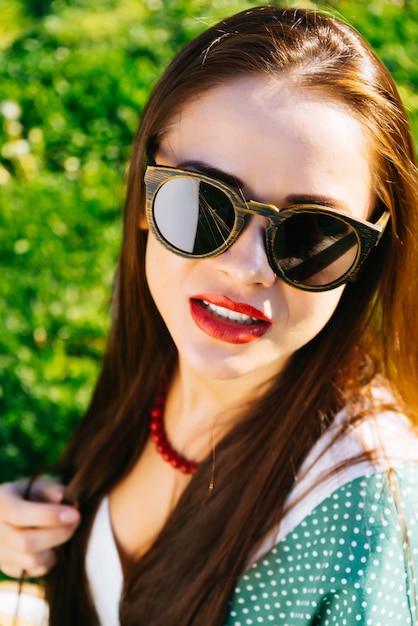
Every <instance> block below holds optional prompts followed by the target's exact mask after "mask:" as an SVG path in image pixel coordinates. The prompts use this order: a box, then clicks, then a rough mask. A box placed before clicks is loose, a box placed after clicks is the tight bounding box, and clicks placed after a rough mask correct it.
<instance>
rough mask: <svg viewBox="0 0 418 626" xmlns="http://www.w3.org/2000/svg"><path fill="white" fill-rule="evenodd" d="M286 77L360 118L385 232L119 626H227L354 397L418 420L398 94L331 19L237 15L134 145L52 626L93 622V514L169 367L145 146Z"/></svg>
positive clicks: (205, 471)
mask: <svg viewBox="0 0 418 626" xmlns="http://www.w3.org/2000/svg"><path fill="white" fill-rule="evenodd" d="M281 72H286V75H287V76H289V77H291V79H292V80H293V81H294V82H295V84H297V85H300V86H301V87H302V88H304V89H317V90H318V89H320V90H322V92H323V93H324V94H326V96H327V97H330V98H333V99H335V100H337V101H339V102H342V103H345V104H346V105H347V107H349V109H350V111H351V112H352V114H354V115H355V116H356V118H357V119H358V120H359V122H360V123H361V125H362V127H363V129H364V131H365V132H366V134H367V137H368V142H369V148H370V154H371V157H370V158H371V162H372V165H373V166H374V185H375V191H376V196H377V199H378V200H377V206H376V213H378V212H379V211H380V210H382V208H383V207H386V208H387V209H389V211H390V213H391V221H390V226H389V228H388V230H387V232H386V233H385V235H384V237H383V239H382V241H381V243H380V245H379V246H378V247H377V248H376V249H375V250H374V251H373V252H372V254H371V255H370V256H369V258H368V260H367V262H366V266H365V267H364V269H363V271H362V272H361V273H360V274H359V275H358V277H357V279H356V281H355V282H353V283H350V284H348V285H347V287H346V289H345V291H344V294H343V296H342V298H341V300H340V303H339V305H338V307H337V309H336V311H335V313H334V315H333V317H332V318H331V320H330V321H329V322H328V324H327V325H326V326H325V328H324V329H323V330H322V331H321V332H320V333H319V335H317V336H316V337H315V338H314V339H313V340H312V341H311V342H310V343H309V344H307V345H305V346H304V347H303V348H301V349H300V350H299V351H297V352H296V353H295V354H294V355H293V357H292V359H291V360H290V362H289V363H288V365H287V367H286V368H285V370H284V371H282V372H281V373H280V375H279V376H277V379H275V380H273V381H271V385H270V386H269V388H268V390H266V392H265V394H264V395H263V397H262V398H260V399H259V400H257V401H256V402H254V403H253V404H252V405H251V406H248V407H247V409H246V410H245V412H243V415H242V419H240V421H239V423H237V425H236V426H234V428H233V430H232V431H231V432H230V433H229V434H228V435H227V436H226V437H225V438H224V439H223V440H222V441H221V442H220V444H219V446H218V448H217V456H216V474H217V482H216V489H215V490H214V492H213V493H212V494H211V496H210V497H208V495H207V494H208V490H207V485H208V480H209V476H210V471H211V459H209V458H208V459H207V460H206V461H204V462H202V463H201V465H200V466H199V469H198V471H197V472H196V474H195V475H194V477H193V479H192V480H191V482H190V484H189V486H188V487H187V489H186V491H185V492H184V493H183V495H182V497H181V499H180V501H179V503H178V505H177V506H176V508H175V510H174V511H173V512H172V514H171V516H170V518H169V520H168V521H167V523H166V525H165V526H164V528H163V529H162V531H161V533H160V535H159V536H158V538H157V540H156V541H155V543H154V545H153V546H152V547H151V548H150V550H149V551H148V552H147V553H146V554H145V555H144V556H143V557H142V558H141V559H140V560H139V561H138V562H137V563H136V564H134V566H133V567H132V573H131V575H130V576H129V579H128V580H126V581H125V587H124V593H123V597H122V602H121V612H120V615H121V623H122V624H123V626H134V625H135V626H138V625H139V624H142V625H146V626H150V625H151V624H152V625H153V626H158V625H161V626H163V625H164V626H179V625H180V624H181V625H182V626H191V625H196V626H197V625H199V626H201V625H202V624H205V625H210V626H217V625H219V626H220V625H222V624H223V623H224V621H225V618H226V615H227V611H228V600H229V597H230V595H231V592H232V590H233V588H234V584H235V583H236V581H237V579H238V578H239V576H240V574H241V573H242V572H243V570H244V568H245V564H246V562H247V560H248V558H249V556H250V555H251V554H252V553H253V552H254V550H255V549H256V548H257V546H258V544H259V543H260V541H261V540H262V539H263V537H265V535H266V533H267V532H268V531H269V529H271V528H272V526H273V525H274V524H275V523H277V522H278V521H279V520H280V518H281V515H282V514H283V507H284V502H285V498H286V496H287V495H288V493H289V491H290V489H291V486H292V484H293V481H294V473H295V472H296V471H297V470H298V468H299V467H300V465H301V462H302V461H303V459H304V458H305V456H306V454H307V453H308V451H309V450H310V448H311V447H312V445H313V443H314V442H315V441H316V440H317V439H318V438H319V436H320V435H321V433H322V432H323V428H324V427H326V426H327V425H329V424H330V422H331V421H332V419H333V417H334V415H335V413H336V411H337V410H338V409H340V408H341V407H342V406H343V404H344V403H345V402H347V398H349V397H350V396H352V395H353V394H356V393H357V392H359V390H360V388H361V387H362V385H364V384H365V383H366V382H368V381H369V380H370V379H371V377H373V376H374V375H375V374H376V373H382V374H383V375H384V376H385V377H386V379H387V380H388V381H389V382H390V384H391V385H392V388H393V390H394V393H395V394H396V396H397V399H398V402H399V404H402V406H403V407H404V410H406V411H409V412H410V414H411V416H413V415H414V414H415V412H416V411H417V409H418V395H417V393H418V392H417V390H418V374H417V364H418V338H417V331H416V327H417V324H416V308H415V305H416V297H417V296H416V294H417V293H418V289H417V287H418V285H417V278H416V274H417V267H418V256H417V254H418V253H417V250H418V246H417V244H416V242H417V234H418V228H417V216H418V209H417V207H418V191H417V171H416V167H415V164H414V159H415V155H414V145H413V140H412V137H411V133H410V129H409V125H408V121H407V118H406V114H405V111H404V108H403V106H402V103H401V101H400V98H399V95H398V93H397V90H396V88H395V86H394V83H393V81H392V79H391V78H390V76H389V73H388V72H387V70H386V69H385V68H384V66H383V64H382V63H381V62H380V61H379V60H378V59H377V57H376V56H375V55H374V53H373V52H372V51H371V50H370V48H369V46H368V45H367V44H366V43H365V42H364V40H363V39H362V38H361V37H360V36H359V35H358V34H357V33H356V32H355V31H354V30H353V29H352V28H351V27H349V26H347V25H346V24H344V23H343V22H342V21H339V20H337V19H335V18H333V17H330V16H327V15H324V14H321V13H319V12H317V11H310V10H298V9H281V8H277V7H268V6H264V7H259V8H254V9H253V10H249V11H245V12H243V13H241V14H238V15H236V16H233V17H231V18H230V19H227V20H225V21H223V22H221V23H220V24H218V25H216V26H214V27H213V28H210V29H209V30H207V31H206V32H204V33H203V34H202V35H200V36H199V37H197V38H196V39H195V40H194V41H192V42H191V43H190V44H189V45H187V46H186V47H185V48H184V49H183V50H182V51H181V52H180V53H179V54H178V55H177V57H176V58H175V59H174V60H173V61H172V63H171V64H170V66H169V67H168V69H167V70H166V72H165V73H164V75H163V76H162V78H161V79H160V81H159V82H158V83H157V85H156V87H155V89H154V91H153V93H152V95H151V97H150V100H149V103H148V105H147V107H146V109H145V111H144V113H143V117H142V122H141V127H140V129H139V131H138V134H137V136H136V139H135V143H134V148H133V156H132V161H131V165H130V173H129V181H128V194H127V202H126V212H125V224H124V241H123V247H122V252H121V256H120V261H119V266H118V271H117V286H116V290H115V294H114V300H113V324H112V329H111V333H110V338H109V344H108V350H107V353H106V355H105V358H104V363H103V368H102V372H101V374H100V378H99V380H98V383H97V386H96V389H95V392H94V396H93V399H92V402H91V405H90V408H89V409H88V411H87V414H86V416H85V417H84V419H83V421H82V423H81V425H80V427H79V428H78V430H77V432H76V434H75V435H74V437H73V438H72V440H71V442H70V443H69V445H68V447H67V449H66V451H65V453H64V455H63V457H62V459H61V461H60V465H59V471H60V473H61V476H62V478H63V480H64V481H65V482H66V483H67V484H68V489H67V495H68V498H69V499H70V500H73V501H77V502H78V503H79V506H80V509H81V511H82V514H83V520H84V523H83V525H82V526H81V528H80V529H79V531H78V532H77V534H76V536H75V537H74V539H73V540H72V541H70V542H69V543H68V544H67V545H66V546H65V547H64V549H63V550H62V551H61V554H60V559H59V563H58V565H57V566H56V568H55V569H54V570H53V571H52V573H51V574H50V575H49V576H48V577H47V580H46V587H47V597H48V600H49V602H50V606H51V617H50V623H51V625H52V626H73V625H74V624H77V626H87V625H89V626H91V625H92V624H97V623H98V621H97V617H96V616H95V611H94V609H93V607H92V603H91V600H90V598H89V593H88V585H87V581H86V578H85V574H84V555H85V549H86V543H87V539H88V533H89V530H90V527H91V523H92V520H93V518H94V513H95V511H96V509H97V506H98V503H99V502H100V500H101V499H102V498H103V496H104V495H105V494H106V493H108V492H109V490H110V489H111V488H112V486H113V485H115V484H116V483H117V482H118V481H119V480H120V479H121V478H122V477H123V476H124V475H126V473H127V472H129V470H130V469H131V468H132V466H133V464H134V463H135V462H136V460H137V459H138V457H139V455H140V454H141V451H142V449H143V446H144V444H145V442H146V441H147V438H148V420H149V410H150V406H151V404H152V401H153V398H154V396H155V393H156V390H157V387H158V385H159V382H160V380H161V378H162V376H165V377H169V376H170V374H171V373H172V371H173V368H174V367H175V365H176V359H177V354H176V349H175V347H174V344H173V342H172V339H171V337H170V335H169V333H168V331H167V329H166V327H165V325H164V322H163V320H162V319H161V316H160V315H159V312H158V310H157V309H156V307H155V305H154V303H153V301H152V298H151V296H150V293H149V291H148V287H147V283H146V279H145V271H144V255H145V246H146V237H147V234H146V232H145V231H142V230H138V227H137V225H138V220H139V216H140V214H141V212H142V211H143V210H144V183H143V172H144V161H145V154H146V150H147V149H150V148H151V149H155V148H156V147H157V146H158V142H159V141H160V139H161V137H162V135H163V134H164V132H165V130H166V128H167V126H168V124H169V122H170V121H171V120H172V119H173V116H174V115H175V114H176V113H177V112H178V111H179V109H180V108H181V107H182V106H183V105H184V104H185V103H187V102H190V100H191V99H193V98H195V97H198V96H200V95H201V94H203V93H205V91H207V90H209V89H211V87H213V86H215V85H218V84H219V83H221V82H227V81H231V80H235V79H236V78H237V77H238V76H242V75H248V74H251V73H254V74H270V75H274V74H276V73H281ZM243 132H245V130H243Z"/></svg>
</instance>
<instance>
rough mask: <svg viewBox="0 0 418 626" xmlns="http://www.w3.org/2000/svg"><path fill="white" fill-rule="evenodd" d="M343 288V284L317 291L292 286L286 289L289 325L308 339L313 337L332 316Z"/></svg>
mask: <svg viewBox="0 0 418 626" xmlns="http://www.w3.org/2000/svg"><path fill="white" fill-rule="evenodd" d="M286 287H288V286H287V285H286ZM344 289H345V286H344V285H342V286H341V287H338V288H337V289H332V290H330V291H323V292H318V293H312V292H308V291H302V290H298V289H295V288H294V287H289V288H288V289H286V291H287V304H288V314H289V322H290V325H291V327H292V328H293V329H294V330H296V331H297V332H300V333H302V334H304V335H305V334H306V335H307V336H308V337H309V339H313V337H314V336H315V335H317V334H318V333H319V332H320V331H321V330H322V329H323V328H324V326H325V325H326V323H327V322H328V320H329V319H330V318H331V317H332V315H333V313H334V311H335V309H336V308H337V306H338V303H339V301H340V299H341V296H342V294H343V292H344Z"/></svg>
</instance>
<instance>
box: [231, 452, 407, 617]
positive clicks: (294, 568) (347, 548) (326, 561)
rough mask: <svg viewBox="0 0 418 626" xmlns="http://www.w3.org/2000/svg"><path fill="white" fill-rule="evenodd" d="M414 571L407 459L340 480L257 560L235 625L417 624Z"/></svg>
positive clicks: (244, 584) (236, 608)
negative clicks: (246, 618)
mask: <svg viewBox="0 0 418 626" xmlns="http://www.w3.org/2000/svg"><path fill="white" fill-rule="evenodd" d="M414 569H415V570H418V464H415V463H401V464H399V465H398V466H397V467H396V468H392V469H391V470H384V471H376V472H373V473H371V474H368V475H363V476H359V477H358V478H355V479H354V480H352V481H349V482H346V483H345V484H343V485H341V486H340V487H339V488H338V489H336V490H335V491H333V492H332V493H330V494H329V495H328V497H326V498H325V499H324V500H323V501H322V502H320V503H319V504H318V505H317V506H316V507H315V508H314V509H313V510H312V511H311V512H310V513H309V514H308V515H307V516H306V517H305V518H303V519H302V520H301V521H300V523H299V524H298V525H297V526H295V527H294V528H293V529H292V530H291V531H290V532H289V533H288V534H287V535H286V536H285V537H283V538H282V539H281V540H280V541H279V542H278V543H277V544H276V545H275V546H274V547H273V548H272V549H271V550H270V551H269V552H268V553H267V554H265V555H264V556H263V557H262V558H260V559H259V560H257V561H256V562H255V563H253V564H252V565H251V566H250V567H249V569H248V570H247V571H246V572H245V574H244V575H243V576H242V577H241V579H240V581H239V583H238V585H237V589H236V591H235V595H234V599H233V604H232V607H231V621H230V622H229V623H230V624H239V623H240V618H239V616H240V615H243V614H244V615H245V614H251V613H254V618H256V616H257V615H259V616H264V617H263V619H265V620H266V623H272V624H281V625H285V624H289V625H290V624H291V625H292V626H296V625H301V626H302V625H305V624H306V625H307V624H311V623H315V624H318V625H321V624H324V625H325V624H332V623H337V624H343V623H345V624H357V623H362V624H367V623H370V624H376V625H377V624H381V625H382V626H389V625H390V626H394V625H396V624H415V618H414V617H413V615H414V612H415V610H416V609H415V608H414V606H415V599H414V598H415V595H416V589H415V588H416V580H415V579H414V574H413V571H414ZM257 607H258V608H257ZM242 612H243V613H242ZM250 618H251V615H250ZM234 620H235V621H234ZM343 620H347V621H343ZM368 620H371V621H368ZM242 623H243V624H244V623H246V622H242ZM248 623H251V622H248ZM253 623H254V624H255V623H257V621H254V622H253Z"/></svg>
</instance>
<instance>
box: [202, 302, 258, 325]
mask: <svg viewBox="0 0 418 626" xmlns="http://www.w3.org/2000/svg"><path fill="white" fill-rule="evenodd" d="M202 302H203V304H204V306H205V307H206V308H207V309H209V311H211V312H212V313H214V314H215V315H217V316H218V317H222V318H223V319H225V320H228V321H230V322H237V323H238V324H254V323H259V322H260V320H259V319H257V318H256V317H250V316H249V315H244V313H237V311H231V310H230V309H225V308H224V307H223V306H218V305H217V304H212V303H211V302H206V300H203V301H202Z"/></svg>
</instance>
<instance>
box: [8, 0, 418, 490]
mask: <svg viewBox="0 0 418 626" xmlns="http://www.w3.org/2000/svg"><path fill="white" fill-rule="evenodd" d="M253 4H254V3H252V2H251V3H250V2H247V1H244V0H242V1H240V2H235V1H234V2H227V1H224V0H210V1H206V0H178V1H177V2H176V1H168V0H142V1H140V0H0V259H1V268H0V482H1V481H4V480H7V479H10V478H14V477H17V476H19V475H26V474H28V473H30V472H32V471H33V470H34V469H36V468H38V467H39V466H43V465H44V464H46V463H52V462H54V461H55V460H56V458H57V456H58V454H59V452H60V450H61V449H62V446H63V445H64V442H65V441H66V439H67V438H68V435H69V433H70V432H71V430H72V429H73V428H74V425H75V424H76V422H77V420H79V419H80V417H81V416H82V414H83V411H84V409H85V407H86V405H87V403H88V400H89V397H90V394H91V390H92V386H93V384H94V381H95V377H96V375H97V371H98V365H99V362H100V357H101V354H102V352H103V349H104V345H105V337H106V331H107V328H108V322H109V319H108V301H109V294H110V291H111V286H112V279H113V272H114V267H115V262H116V258H117V253H118V247H119V243H120V235H121V213H122V205H123V195H124V173H125V168H126V163H127V161H128V159H129V153H130V146H131V141H132V137H133V134H134V132H135V129H136V126H137V123H138V118H139V115H140V112H141V109H142V107H143V105H144V102H145V100H146V98H147V94H148V93H149V91H150V89H151V87H152V85H153V84H154V82H155V80H156V79H157V77H158V76H159V74H160V73H161V71H162V70H163V68H164V67H165V65H166V64H167V62H168V60H169V59H170V58H171V56H172V55H173V53H174V52H175V51H177V50H178V49H179V48H180V47H181V46H182V44H184V42H186V41H187V40H188V39H189V38H190V37H192V36H193V35H195V34H197V33H198V32H200V31H201V30H203V29H204V28H205V27H206V26H208V25H210V24H212V23H214V21H215V20H217V19H219V18H221V17H223V16H226V15H228V14H230V13H233V12H235V11H236V10H241V9H245V8H248V7H249V6H252V5H253ZM287 4H288V5H290V6H295V5H298V6H323V5H317V4H316V3H314V2H299V3H293V2H288V3H287ZM327 6H328V7H331V8H332V9H333V10H335V11H337V13H338V14H340V15H342V16H344V17H345V18H347V19H348V20H349V21H350V22H351V23H352V24H354V25H355V26H356V27H357V28H358V29H359V30H360V31H361V32H362V33H363V34H364V35H365V36H366V38H367V39H368V40H369V41H370V42H371V43H372V45H373V46H374V47H375V49H376V51H377V52H378V54H379V55H380V57H381V58H382V59H383V61H384V62H385V64H386V65H387V66H388V68H389V69H390V70H391V71H392V73H393V75H394V77H395V79H396V81H397V83H398V86H399V89H400V91H401V94H402V97H403V99H404V102H405V104H406V106H407V109H408V111H409V114H410V118H411V121H412V124H413V126H414V132H415V137H418V61H417V60H418V0H374V1H373V0H372V1H370V2H368V1H365V0H333V1H332V2H330V3H328V4H327Z"/></svg>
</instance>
